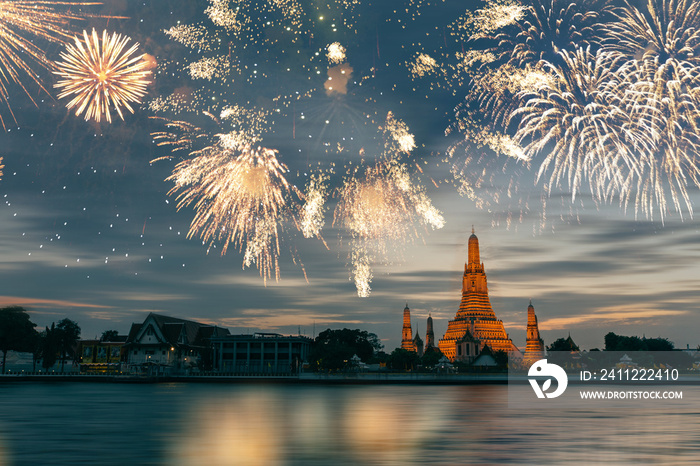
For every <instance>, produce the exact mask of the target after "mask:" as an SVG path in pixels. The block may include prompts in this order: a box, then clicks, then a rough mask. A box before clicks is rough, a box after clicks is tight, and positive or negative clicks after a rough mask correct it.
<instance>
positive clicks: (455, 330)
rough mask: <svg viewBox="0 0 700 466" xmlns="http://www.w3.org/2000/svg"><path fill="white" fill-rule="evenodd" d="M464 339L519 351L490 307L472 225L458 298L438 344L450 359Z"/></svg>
mask: <svg viewBox="0 0 700 466" xmlns="http://www.w3.org/2000/svg"><path fill="white" fill-rule="evenodd" d="M533 312H534V311H533ZM466 340H469V341H472V342H478V345H479V346H480V348H479V349H483V348H484V347H485V346H488V347H489V348H490V349H491V351H494V352H495V351H506V352H508V353H511V352H516V353H517V354H520V352H519V350H518V348H517V347H516V346H515V345H514V344H513V341H512V340H511V339H510V338H508V334H507V333H506V331H505V328H504V327H503V322H502V321H500V320H498V319H497V318H496V314H495V313H494V312H493V309H492V308H491V302H490V301H489V292H488V288H487V286H486V273H485V272H484V264H483V263H482V262H481V260H480V258H479V240H478V238H477V237H476V235H475V234H474V230H473V229H472V235H471V236H470V237H469V255H468V262H467V263H466V264H465V266H464V276H463V277H462V301H461V303H460V305H459V310H458V311H457V314H456V315H455V318H454V320H451V321H450V322H449V323H448V324H447V331H446V332H445V336H444V337H443V338H442V339H441V340H440V341H439V343H438V348H440V351H442V353H443V354H444V355H445V356H447V357H448V358H449V359H450V361H454V360H455V359H460V358H457V356H458V354H457V346H458V345H459V344H461V343H463V342H464V341H466Z"/></svg>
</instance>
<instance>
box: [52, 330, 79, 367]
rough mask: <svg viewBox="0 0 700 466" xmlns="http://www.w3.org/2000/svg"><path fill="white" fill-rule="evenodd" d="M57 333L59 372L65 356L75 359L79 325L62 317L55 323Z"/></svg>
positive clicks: (63, 364)
mask: <svg viewBox="0 0 700 466" xmlns="http://www.w3.org/2000/svg"><path fill="white" fill-rule="evenodd" d="M56 330H57V331H58V332H59V333H58V350H59V354H60V355H61V372H63V369H64V367H65V364H66V356H70V357H71V358H73V359H75V357H76V354H75V350H76V347H77V345H78V340H79V339H80V326H79V325H78V323H77V322H74V321H72V320H70V319H68V318H66V319H63V320H61V321H59V322H58V325H56Z"/></svg>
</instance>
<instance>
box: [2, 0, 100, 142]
mask: <svg viewBox="0 0 700 466" xmlns="http://www.w3.org/2000/svg"><path fill="white" fill-rule="evenodd" d="M57 5H60V6H88V5H97V4H96V3H73V2H66V3H57V2H42V1H39V2H35V1H22V0H19V1H16V0H15V1H0V100H2V101H3V102H4V103H5V104H6V105H7V106H8V109H9V111H10V113H12V109H11V108H10V107H9V104H8V102H7V101H8V97H9V91H8V87H7V86H8V85H9V84H10V83H14V84H17V85H19V86H20V87H21V88H22V90H23V91H24V92H25V93H26V94H27V96H29V98H30V99H32V97H31V94H30V92H29V90H28V89H27V87H26V86H25V84H24V83H23V80H22V79H23V77H24V75H26V77H27V78H29V79H30V80H31V81H32V82H34V83H35V84H36V85H37V86H38V87H39V88H41V89H42V90H43V91H44V92H46V93H47V94H48V93H49V92H48V91H47V90H46V89H45V88H44V86H43V84H42V82H41V80H40V78H39V77H38V76H37V73H36V71H35V70H33V69H32V67H31V65H30V64H29V62H28V61H25V58H24V57H27V58H28V59H29V60H30V61H31V62H33V63H35V64H37V65H39V66H41V67H42V68H45V69H50V68H51V62H50V61H49V60H48V59H47V58H46V56H45V54H44V51H43V50H42V49H41V48H39V46H38V45H36V44H35V43H34V42H33V41H32V40H29V39H27V38H25V37H23V35H22V34H23V33H28V34H31V35H33V36H36V37H39V38H41V39H44V40H47V41H50V42H61V43H62V42H65V41H66V40H67V39H69V38H70V37H71V33H70V23H71V21H76V20H81V19H84V16H83V15H79V14H75V13H64V12H59V11H56V9H55V7H56V6H57ZM32 102H34V99H32ZM34 103H35V105H36V102H34ZM12 118H13V120H14V115H12ZM15 122H16V120H15ZM0 123H2V125H3V128H4V127H5V121H4V120H3V118H2V116H0Z"/></svg>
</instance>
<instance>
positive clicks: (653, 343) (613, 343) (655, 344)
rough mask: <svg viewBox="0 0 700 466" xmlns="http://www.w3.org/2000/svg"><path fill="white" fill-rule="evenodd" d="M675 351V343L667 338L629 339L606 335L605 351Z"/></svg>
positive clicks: (621, 336) (611, 334) (611, 333)
mask: <svg viewBox="0 0 700 466" xmlns="http://www.w3.org/2000/svg"><path fill="white" fill-rule="evenodd" d="M673 349H674V348H673V343H671V342H670V341H669V340H668V339H667V338H660V337H659V338H646V337H643V338H639V337H627V336H624V335H616V334H614V333H613V332H609V333H608V334H607V335H605V351H673Z"/></svg>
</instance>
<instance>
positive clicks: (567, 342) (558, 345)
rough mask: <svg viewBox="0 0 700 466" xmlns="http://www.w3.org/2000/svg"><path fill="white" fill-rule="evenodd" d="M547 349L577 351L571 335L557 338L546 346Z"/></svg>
mask: <svg viewBox="0 0 700 466" xmlns="http://www.w3.org/2000/svg"><path fill="white" fill-rule="evenodd" d="M547 351H568V352H572V351H579V348H578V345H577V344H576V343H574V340H572V339H571V337H568V338H559V339H557V340H554V341H553V342H552V344H551V345H549V346H548V347H547Z"/></svg>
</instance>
